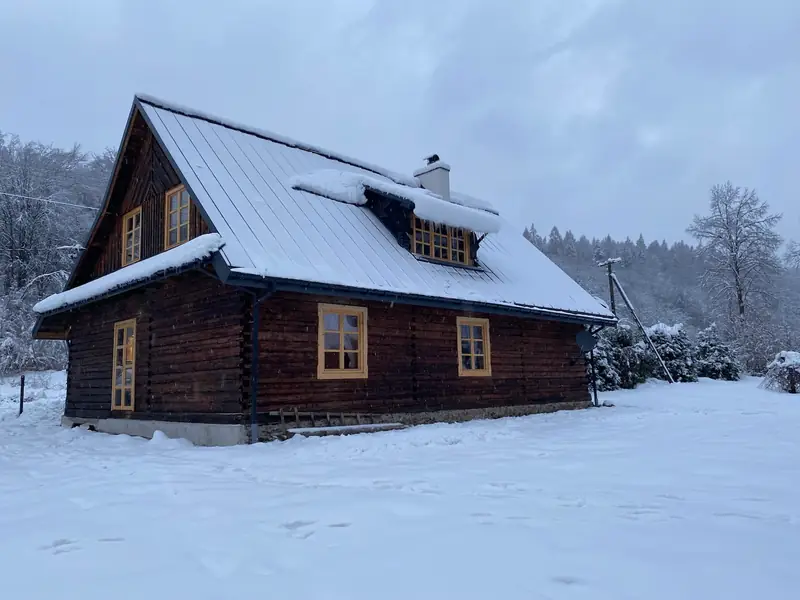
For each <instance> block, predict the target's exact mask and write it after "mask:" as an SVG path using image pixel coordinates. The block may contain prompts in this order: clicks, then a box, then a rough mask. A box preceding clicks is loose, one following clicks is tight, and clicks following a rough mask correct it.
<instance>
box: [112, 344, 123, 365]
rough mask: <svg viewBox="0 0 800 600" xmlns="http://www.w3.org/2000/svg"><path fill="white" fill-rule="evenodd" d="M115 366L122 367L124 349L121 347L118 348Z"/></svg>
mask: <svg viewBox="0 0 800 600" xmlns="http://www.w3.org/2000/svg"><path fill="white" fill-rule="evenodd" d="M114 365H115V366H120V365H122V348H121V347H120V348H117V356H116V361H115V362H114Z"/></svg>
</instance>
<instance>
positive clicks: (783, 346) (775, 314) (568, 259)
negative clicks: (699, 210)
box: [524, 183, 800, 373]
mask: <svg viewBox="0 0 800 600" xmlns="http://www.w3.org/2000/svg"><path fill="white" fill-rule="evenodd" d="M779 220H780V215H776V214H772V213H770V212H769V205H768V204H767V203H766V202H764V201H762V200H760V199H759V198H758V196H757V195H756V193H755V192H754V191H753V190H748V189H742V188H737V187H735V186H733V185H732V184H730V183H726V184H723V185H719V186H715V187H714V188H712V190H711V193H710V199H709V210H708V213H707V214H705V215H697V216H696V217H695V219H694V221H693V222H692V223H691V224H688V231H689V233H690V234H691V235H692V236H694V237H695V238H696V239H697V241H698V243H697V244H696V245H692V244H688V243H686V242H683V241H679V242H675V243H672V244H668V243H667V242H666V241H663V240H661V241H659V240H650V241H648V240H646V239H645V238H644V237H643V236H642V235H639V236H638V238H636V240H635V241H634V240H632V239H631V238H626V239H625V240H615V239H613V238H611V237H610V236H606V237H605V238H592V239H589V238H588V237H586V236H585V235H581V236H580V237H577V236H576V235H575V234H574V233H573V232H572V231H570V230H567V231H566V232H564V233H563V234H562V233H561V231H560V230H559V229H558V228H557V227H553V228H552V229H551V230H550V233H549V234H546V235H542V234H541V233H540V232H538V231H537V230H536V227H535V226H534V225H531V226H530V227H528V228H526V229H525V232H524V235H525V237H526V238H527V239H528V240H529V241H530V242H531V243H532V244H534V245H535V246H536V247H537V248H539V249H540V250H541V251H542V252H544V253H545V254H546V255H547V256H548V257H550V258H551V259H552V260H553V261H554V262H555V263H556V264H558V265H559V266H560V267H561V268H562V269H563V270H564V271H566V272H567V273H568V274H569V275H571V276H572V277H573V278H574V279H576V280H577V281H578V282H579V283H580V284H581V285H582V286H583V287H584V288H586V289H587V290H589V291H590V292H591V293H593V294H594V295H596V296H598V297H599V298H602V299H604V300H605V301H606V302H607V301H608V299H609V289H608V277H607V273H606V270H605V268H600V267H599V266H598V263H600V262H602V261H604V260H606V259H609V258H620V259H621V260H620V262H618V263H616V264H615V265H614V271H615V272H616V273H617V275H618V277H619V279H620V281H621V282H622V284H623V286H624V287H625V290H626V291H627V293H628V296H629V297H630V299H631V302H632V303H633V305H634V307H635V308H636V310H637V313H638V314H639V317H640V318H641V319H642V321H643V322H644V323H645V324H646V325H652V324H655V323H669V324H672V325H675V324H682V325H683V326H684V327H685V329H686V331H687V333H688V335H689V336H690V337H692V338H693V337H695V336H696V334H697V332H698V331H700V330H701V329H705V328H707V327H709V326H710V325H712V324H716V325H717V330H718V332H719V335H720V337H721V339H722V340H723V341H724V342H726V343H728V344H730V345H731V347H732V348H733V349H734V350H735V352H736V355H737V357H738V359H739V360H740V361H741V363H742V365H743V366H744V367H745V368H746V369H747V371H748V372H752V373H762V372H763V371H764V370H765V369H766V366H767V364H768V363H769V362H770V361H771V360H772V359H773V358H774V356H775V354H776V353H777V352H779V351H782V350H796V349H798V348H800V268H799V267H800V250H799V249H798V245H797V244H796V243H794V242H791V241H787V242H786V243H784V240H783V239H781V237H780V236H779V235H778V234H777V233H776V231H775V226H776V225H777V224H778V222H779ZM618 300H619V299H618ZM618 309H619V314H620V317H621V318H622V319H623V321H626V320H629V319H630V315H629V313H628V311H627V309H626V308H625V307H624V306H622V305H621V303H620V302H618Z"/></svg>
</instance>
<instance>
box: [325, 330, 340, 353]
mask: <svg viewBox="0 0 800 600" xmlns="http://www.w3.org/2000/svg"><path fill="white" fill-rule="evenodd" d="M338 349H339V334H338V333H326V334H325V350H338Z"/></svg>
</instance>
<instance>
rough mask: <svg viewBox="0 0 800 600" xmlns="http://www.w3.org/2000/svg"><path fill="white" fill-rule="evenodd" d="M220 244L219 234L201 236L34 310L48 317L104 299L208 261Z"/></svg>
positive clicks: (45, 300) (47, 299) (50, 300)
mask: <svg viewBox="0 0 800 600" xmlns="http://www.w3.org/2000/svg"><path fill="white" fill-rule="evenodd" d="M223 245H224V242H223V241H222V236H221V235H219V234H218V233H207V234H205V235H201V236H199V237H196V238H194V239H193V240H189V241H188V242H186V243H184V244H181V245H180V246H178V247H176V248H171V249H170V250H167V251H166V252H161V253H160V254H156V255H155V256H151V257H150V258H146V259H144V260H141V261H139V262H137V263H134V264H132V265H128V266H127V267H123V268H121V269H118V270H117V271H113V272H111V273H109V274H108V275H104V276H103V277H99V278H98V279H94V280H93V281H90V282H88V283H84V284H83V285H79V286H78V287H74V288H72V289H70V290H66V291H64V292H61V293H59V294H53V295H52V296H48V297H47V298H45V299H44V300H42V301H40V302H38V303H37V304H35V305H34V307H33V310H34V311H35V312H37V313H39V314H40V315H41V314H47V313H52V312H56V311H60V310H64V309H66V308H69V307H71V306H75V305H77V304H82V303H84V302H87V301H90V300H93V299H95V298H99V297H101V296H106V295H108V294H110V293H112V292H114V291H116V290H119V289H122V288H126V287H128V286H130V285H132V284H135V283H139V282H141V281H146V280H148V279H150V278H152V277H154V276H156V275H158V274H161V273H166V272H169V271H173V270H175V269H179V268H181V267H184V266H187V265H190V264H192V263H196V262H198V261H201V260H204V259H207V258H210V257H211V255H212V254H214V253H215V252H217V251H218V250H219V249H220V248H222V246H223Z"/></svg>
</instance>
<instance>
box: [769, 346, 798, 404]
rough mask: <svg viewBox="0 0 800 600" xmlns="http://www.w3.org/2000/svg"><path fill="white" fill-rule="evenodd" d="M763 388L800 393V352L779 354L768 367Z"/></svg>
mask: <svg viewBox="0 0 800 600" xmlns="http://www.w3.org/2000/svg"><path fill="white" fill-rule="evenodd" d="M761 387H762V388H764V389H767V390H774V391H776V392H788V393H789V394H797V393H800V352H791V351H788V350H785V351H783V352H778V354H777V356H775V360H773V361H772V362H771V363H769V365H768V366H767V374H766V375H764V381H762V382H761Z"/></svg>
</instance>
